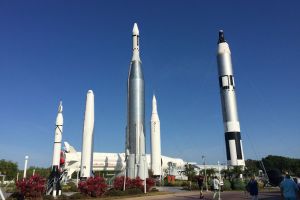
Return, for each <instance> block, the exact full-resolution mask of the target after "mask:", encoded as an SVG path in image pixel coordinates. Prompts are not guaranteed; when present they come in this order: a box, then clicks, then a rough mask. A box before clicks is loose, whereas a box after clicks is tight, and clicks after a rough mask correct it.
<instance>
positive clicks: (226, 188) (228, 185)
mask: <svg viewBox="0 0 300 200" xmlns="http://www.w3.org/2000/svg"><path fill="white" fill-rule="evenodd" d="M223 182H224V185H223V190H224V191H229V190H231V183H230V181H229V180H227V179H225V180H224V181H223Z"/></svg>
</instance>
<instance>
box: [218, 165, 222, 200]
mask: <svg viewBox="0 0 300 200" xmlns="http://www.w3.org/2000/svg"><path fill="white" fill-rule="evenodd" d="M218 171H219V179H220V180H219V183H220V184H219V198H218V200H221V179H222V176H221V171H220V162H219V161H218Z"/></svg>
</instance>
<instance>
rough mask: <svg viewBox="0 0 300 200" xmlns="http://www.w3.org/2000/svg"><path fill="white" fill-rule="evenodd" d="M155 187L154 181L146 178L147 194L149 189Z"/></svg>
mask: <svg viewBox="0 0 300 200" xmlns="http://www.w3.org/2000/svg"><path fill="white" fill-rule="evenodd" d="M154 185H155V179H153V178H147V179H146V189H147V192H149V191H150V189H151V188H152V187H153V186H154Z"/></svg>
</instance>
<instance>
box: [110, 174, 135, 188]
mask: <svg viewBox="0 0 300 200" xmlns="http://www.w3.org/2000/svg"><path fill="white" fill-rule="evenodd" d="M130 184H131V179H130V178H129V177H126V183H125V187H126V188H128V186H129V185H130ZM113 188H114V189H115V190H123V188H124V176H118V177H116V178H115V180H114V184H113Z"/></svg>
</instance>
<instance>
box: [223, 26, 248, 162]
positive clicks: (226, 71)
mask: <svg viewBox="0 0 300 200" xmlns="http://www.w3.org/2000/svg"><path fill="white" fill-rule="evenodd" d="M217 62H218V73H219V84H220V95H221V104H222V114H223V124H224V131H225V143H226V154H227V162H228V165H230V166H244V165H245V161H244V153H243V146H242V139H241V133H240V122H239V118H238V111H237V103H236V94H235V82H234V75H233V69H232V62H231V52H230V49H229V45H228V43H227V42H226V41H225V39H224V33H223V31H220V32H219V42H218V51H217Z"/></svg>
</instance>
